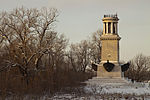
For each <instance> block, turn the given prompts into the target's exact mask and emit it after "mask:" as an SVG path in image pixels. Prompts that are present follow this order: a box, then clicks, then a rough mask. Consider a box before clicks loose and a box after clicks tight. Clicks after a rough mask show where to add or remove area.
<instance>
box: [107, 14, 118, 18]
mask: <svg viewBox="0 0 150 100" xmlns="http://www.w3.org/2000/svg"><path fill="white" fill-rule="evenodd" d="M105 17H112V18H117V14H110V15H104V18H105Z"/></svg>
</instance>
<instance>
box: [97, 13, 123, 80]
mask: <svg viewBox="0 0 150 100" xmlns="http://www.w3.org/2000/svg"><path fill="white" fill-rule="evenodd" d="M118 20H119V19H118V17H117V14H116V15H104V18H103V19H102V21H103V33H102V35H101V37H100V39H101V46H102V47H101V63H100V64H99V66H98V69H97V77H102V78H113V77H121V67H120V64H119V40H120V39H121V38H120V37H119V35H118ZM107 61H109V62H110V63H113V64H114V65H115V66H114V68H113V69H112V71H111V72H108V71H106V70H105V68H104V66H103V64H104V63H106V62H107Z"/></svg>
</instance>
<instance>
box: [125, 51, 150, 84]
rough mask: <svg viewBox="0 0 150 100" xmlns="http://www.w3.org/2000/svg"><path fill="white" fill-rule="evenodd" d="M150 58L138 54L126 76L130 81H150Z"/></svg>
mask: <svg viewBox="0 0 150 100" xmlns="http://www.w3.org/2000/svg"><path fill="white" fill-rule="evenodd" d="M149 71H150V58H149V57H147V56H144V55H143V54H138V55H137V56H136V57H135V58H134V59H132V60H131V64H130V67H129V69H128V71H127V72H125V76H126V77H128V78H129V79H133V80H135V81H138V82H141V81H145V80H148V79H149Z"/></svg>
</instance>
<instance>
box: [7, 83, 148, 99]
mask: <svg viewBox="0 0 150 100" xmlns="http://www.w3.org/2000/svg"><path fill="white" fill-rule="evenodd" d="M109 81H110V80H109ZM93 83H94V84H93ZM95 83H96V84H95ZM8 100H15V99H12V98H11V97H10V98H8ZM23 100H150V84H149V83H131V82H128V83H124V82H123V81H122V83H119V82H118V83H103V82H100V80H99V81H98V82H96V81H95V80H94V81H92V80H91V81H90V82H87V85H85V86H81V87H74V88H66V89H65V91H64V90H62V91H60V92H57V93H56V94H54V95H53V96H52V95H51V96H50V95H44V96H38V97H37V96H26V97H23Z"/></svg>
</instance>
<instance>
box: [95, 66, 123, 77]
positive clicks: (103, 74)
mask: <svg viewBox="0 0 150 100" xmlns="http://www.w3.org/2000/svg"><path fill="white" fill-rule="evenodd" d="M103 64H104V63H100V64H99V66H98V70H97V77H100V78H121V66H119V64H118V63H114V64H115V66H114V68H113V70H112V71H111V72H108V71H106V70H105V68H104V66H103Z"/></svg>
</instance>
